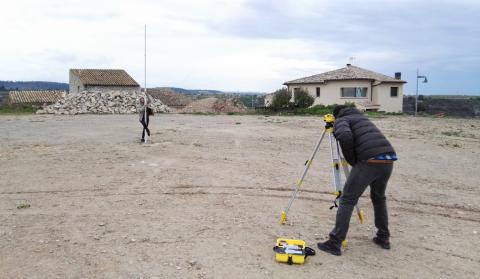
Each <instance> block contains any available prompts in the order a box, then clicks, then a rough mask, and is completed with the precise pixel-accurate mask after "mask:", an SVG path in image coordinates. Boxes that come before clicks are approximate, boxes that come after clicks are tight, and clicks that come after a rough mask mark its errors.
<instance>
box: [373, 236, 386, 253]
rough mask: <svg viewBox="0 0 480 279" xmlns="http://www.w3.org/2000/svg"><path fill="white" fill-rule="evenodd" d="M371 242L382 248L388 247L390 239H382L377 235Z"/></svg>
mask: <svg viewBox="0 0 480 279" xmlns="http://www.w3.org/2000/svg"><path fill="white" fill-rule="evenodd" d="M373 242H374V243H375V244H377V245H378V246H380V247H382V248H383V249H387V250H388V249H390V240H388V239H387V240H383V239H380V238H378V237H374V238H373Z"/></svg>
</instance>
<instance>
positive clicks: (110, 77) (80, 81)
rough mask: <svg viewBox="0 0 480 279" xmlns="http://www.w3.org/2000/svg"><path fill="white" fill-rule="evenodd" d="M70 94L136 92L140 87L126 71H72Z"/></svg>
mask: <svg viewBox="0 0 480 279" xmlns="http://www.w3.org/2000/svg"><path fill="white" fill-rule="evenodd" d="M69 81H70V82H69V85H70V93H79V92H82V91H85V90H87V91H100V92H101V91H112V90H116V91H122V92H126V93H128V92H136V91H139V90H140V85H139V84H138V83H137V82H136V81H135V80H134V79H133V78H132V77H131V76H130V75H129V74H128V73H127V72H126V71H125V70H112V69H70V78H69Z"/></svg>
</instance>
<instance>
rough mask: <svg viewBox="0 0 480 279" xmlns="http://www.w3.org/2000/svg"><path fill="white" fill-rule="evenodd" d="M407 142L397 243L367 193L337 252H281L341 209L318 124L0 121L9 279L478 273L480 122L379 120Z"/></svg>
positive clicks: (83, 118) (288, 120)
mask: <svg viewBox="0 0 480 279" xmlns="http://www.w3.org/2000/svg"><path fill="white" fill-rule="evenodd" d="M374 121H375V123H376V124H377V125H378V126H379V127H380V128H381V129H382V130H383V131H384V132H385V134H386V136H387V137H388V138H389V139H390V140H391V141H392V143H393V145H394V146H395V147H396V149H397V152H398V155H399V158H400V160H399V161H398V162H397V163H396V165H395V169H394V173H393V176H392V178H391V182H390V184H389V188H388V190H387V192H388V193H387V195H388V205H389V210H390V217H391V218H390V224H391V225H390V226H391V231H392V250H390V251H385V250H381V249H379V248H377V247H375V246H374V245H373V244H372V242H371V240H370V239H371V237H372V236H373V235H374V225H373V213H372V206H371V204H370V202H369V199H368V190H367V192H366V193H365V194H364V197H363V198H362V199H361V200H360V205H361V206H362V207H363V208H364V209H365V211H366V222H365V224H363V225H360V224H359V223H358V220H356V219H352V222H351V226H350V233H349V236H348V239H349V245H348V247H347V249H346V250H345V251H344V254H343V256H342V257H334V256H330V255H326V254H323V253H321V252H319V251H317V253H318V254H317V255H316V256H313V257H311V258H308V259H307V261H306V264H305V265H301V266H288V265H285V264H279V263H276V262H275V261H274V253H273V251H272V247H273V246H274V243H275V240H276V238H277V237H279V236H285V237H294V238H300V239H303V240H305V241H306V242H307V244H308V245H309V246H312V247H315V244H316V243H317V242H318V241H322V240H324V239H325V237H326V235H327V234H328V232H329V230H330V229H331V228H332V225H333V221H334V217H335V212H334V211H330V210H329V209H328V208H329V207H330V205H331V202H332V200H333V195H332V194H331V191H332V186H331V182H330V181H331V180H330V170H329V162H328V161H329V159H328V149H327V148H326V147H325V146H322V147H321V149H320V153H319V157H318V158H317V159H316V160H315V161H314V163H313V165H312V169H311V173H310V174H309V175H308V176H307V179H306V180H305V183H304V185H303V192H301V194H300V197H299V199H298V200H296V201H295V203H294V204H293V207H292V210H291V212H290V215H289V221H288V223H287V224H286V225H283V226H282V225H280V224H279V217H280V212H281V211H282V209H283V207H284V206H285V205H286V203H287V201H288V198H289V196H290V194H291V190H292V186H293V183H294V182H295V181H296V179H297V176H298V175H299V174H300V172H301V170H302V167H303V163H304V162H305V160H306V158H307V157H308V156H309V154H310V152H311V149H312V148H313V145H314V144H315V140H316V139H317V137H318V136H319V135H320V133H321V130H322V120H321V119H320V118H315V117H263V116H227V115H224V116H198V115H175V114H173V115H172V114H169V115H164V114H160V115H158V114H156V115H155V116H154V117H153V118H152V120H151V128H152V133H153V134H152V140H153V141H152V143H150V144H145V145H142V144H140V143H139V138H140V133H141V129H140V128H141V127H140V124H139V123H138V119H137V117H136V116H134V115H80V116H54V115H32V116H0V142H1V145H0V177H1V179H0V278H298V279H300V278H326V277H329V278H330V277H331V278H478V277H479V273H480V271H479V270H480V253H479V249H478V247H480V235H479V232H480V185H479V181H480V172H479V167H478V166H479V165H480V157H479V155H480V121H479V120H478V119H477V120H468V119H434V118H417V119H415V118H412V117H398V116H395V117H388V118H379V119H374Z"/></svg>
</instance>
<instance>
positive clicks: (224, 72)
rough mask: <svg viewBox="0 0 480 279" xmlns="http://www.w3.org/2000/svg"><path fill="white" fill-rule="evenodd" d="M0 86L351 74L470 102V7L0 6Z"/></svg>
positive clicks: (473, 12) (67, 0) (477, 76)
mask: <svg viewBox="0 0 480 279" xmlns="http://www.w3.org/2000/svg"><path fill="white" fill-rule="evenodd" d="M0 11H1V15H0V34H1V41H0V80H46V81H59V82H68V69H70V68H121V69H125V70H127V72H129V73H130V74H131V75H132V76H133V77H134V78H135V79H136V80H137V81H138V82H139V83H142V85H143V50H144V41H143V36H144V33H143V28H144V24H147V57H148V63H147V72H148V76H147V78H148V80H147V83H148V86H149V87H154V86H177V87H184V88H208V89H219V90H227V91H262V92H270V91H273V90H275V89H278V88H280V87H281V86H282V84H283V82H285V81H287V80H292V79H296V78H300V77H304V76H308V75H313V74H317V73H321V72H324V71H328V70H334V69H337V68H340V67H343V66H344V65H345V64H346V63H348V62H349V60H350V57H354V60H353V64H354V65H357V66H360V67H363V68H367V69H370V70H374V71H378V72H381V73H384V74H387V75H391V76H393V74H394V72H396V71H401V72H402V78H403V79H404V80H406V81H408V84H407V85H406V93H414V92H415V71H416V68H417V67H418V68H420V71H421V74H425V75H427V76H428V79H429V83H428V84H421V85H420V93H443V94H446V93H454V94H477V95H480V19H479V15H480V1H478V0H448V1H441V0H432V1H430V0H424V1H419V0H415V1H410V0H406V1H402V0H397V1H389V0H378V1H367V0H359V1H353V0H350V1H341V0H286V1H281V0H277V1H274V0H271V1H267V0H191V1H182V0H155V1H154V0H143V1H139V0H137V1H134V0H130V1H120V0H117V1H113V0H109V1H100V0H81V1H76V0H75V1H72V0H44V1H41V0H37V1H34V0H31V1H26V0H15V1H9V0H1V2H0Z"/></svg>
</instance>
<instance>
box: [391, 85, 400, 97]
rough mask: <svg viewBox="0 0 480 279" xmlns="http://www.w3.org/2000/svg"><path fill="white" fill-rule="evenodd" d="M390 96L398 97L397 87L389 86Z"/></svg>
mask: <svg viewBox="0 0 480 279" xmlns="http://www.w3.org/2000/svg"><path fill="white" fill-rule="evenodd" d="M390 97H398V87H390Z"/></svg>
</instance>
